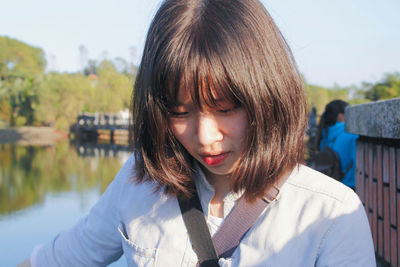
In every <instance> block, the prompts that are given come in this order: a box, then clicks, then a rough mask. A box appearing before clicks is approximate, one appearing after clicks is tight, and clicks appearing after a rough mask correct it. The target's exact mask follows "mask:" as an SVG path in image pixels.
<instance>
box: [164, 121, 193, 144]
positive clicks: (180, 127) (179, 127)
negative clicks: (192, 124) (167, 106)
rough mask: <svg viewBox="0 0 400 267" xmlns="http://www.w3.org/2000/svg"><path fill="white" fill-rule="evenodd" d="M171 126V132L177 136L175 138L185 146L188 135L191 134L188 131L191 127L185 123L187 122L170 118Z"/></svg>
mask: <svg viewBox="0 0 400 267" xmlns="http://www.w3.org/2000/svg"><path fill="white" fill-rule="evenodd" d="M169 128H170V129H171V132H172V134H173V135H174V136H175V138H176V139H177V140H178V141H179V142H180V143H181V144H182V145H183V146H185V143H186V139H187V136H188V135H189V133H188V129H189V127H188V124H187V123H185V122H180V121H175V120H170V122H169Z"/></svg>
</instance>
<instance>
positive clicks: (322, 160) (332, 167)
mask: <svg viewBox="0 0 400 267" xmlns="http://www.w3.org/2000/svg"><path fill="white" fill-rule="evenodd" d="M336 138H337V137H336ZM336 138H335V139H334V140H333V144H335V141H336ZM332 146H333V145H332ZM352 166H353V162H351V163H350V164H349V166H347V168H346V170H345V172H342V166H341V164H340V158H339V155H338V154H337V153H336V151H335V150H333V149H332V148H330V147H328V146H325V147H324V148H323V149H322V151H320V152H318V153H317V154H316V155H315V161H314V166H313V168H314V169H315V170H317V171H319V172H322V173H323V174H326V175H328V176H330V177H332V178H334V179H335V180H338V181H339V182H341V181H342V180H343V178H344V176H345V174H346V173H347V172H348V171H349V170H350V169H351V167H352Z"/></svg>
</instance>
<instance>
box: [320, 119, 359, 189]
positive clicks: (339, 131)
mask: <svg viewBox="0 0 400 267" xmlns="http://www.w3.org/2000/svg"><path fill="white" fill-rule="evenodd" d="M335 138H336V139H335ZM357 138H358V135H355V134H351V133H348V132H346V130H345V124H344V122H336V123H335V124H334V125H332V126H329V127H328V131H322V140H321V143H320V146H319V147H320V150H323V149H324V147H325V146H328V147H330V148H332V149H333V150H335V151H336V153H337V154H338V156H339V158H340V164H341V167H342V172H343V173H345V171H346V169H347V168H348V166H349V165H350V164H351V163H352V162H353V166H352V167H351V169H350V170H349V171H348V172H347V173H346V174H345V176H344V179H343V181H342V183H344V184H345V185H347V186H350V187H353V188H354V187H355V168H356V140H357Z"/></svg>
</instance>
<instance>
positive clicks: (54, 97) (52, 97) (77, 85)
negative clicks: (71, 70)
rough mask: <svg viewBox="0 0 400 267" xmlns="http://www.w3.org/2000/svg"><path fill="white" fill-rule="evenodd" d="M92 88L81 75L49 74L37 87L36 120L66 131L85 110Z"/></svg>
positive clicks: (88, 80) (87, 79)
mask: <svg viewBox="0 0 400 267" xmlns="http://www.w3.org/2000/svg"><path fill="white" fill-rule="evenodd" d="M92 90H93V86H92V83H91V81H90V79H89V78H88V77H86V76H84V75H82V74H67V73H63V74H60V73H56V72H53V73H49V74H47V75H46V77H45V79H44V80H43V81H42V83H41V84H40V86H39V90H38V101H39V105H38V106H37V108H36V118H37V120H39V121H41V122H43V123H44V124H46V125H52V126H54V127H56V128H58V129H61V130H68V129H69V126H70V125H71V124H73V123H74V121H75V120H76V117H77V115H78V113H79V112H80V111H82V110H84V109H85V107H86V108H87V106H88V104H87V101H90V99H89V98H90V96H91V94H92Z"/></svg>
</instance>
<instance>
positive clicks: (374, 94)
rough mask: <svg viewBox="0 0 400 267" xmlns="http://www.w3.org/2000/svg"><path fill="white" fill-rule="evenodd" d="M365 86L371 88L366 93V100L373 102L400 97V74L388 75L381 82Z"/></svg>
mask: <svg viewBox="0 0 400 267" xmlns="http://www.w3.org/2000/svg"><path fill="white" fill-rule="evenodd" d="M365 86H366V87H368V86H369V87H370V88H369V89H368V90H367V91H366V92H365V98H367V99H369V100H372V101H376V100H383V99H391V98H395V97H400V73H399V72H397V73H390V74H386V75H385V76H384V78H383V79H382V81H381V82H378V83H376V84H366V85H365Z"/></svg>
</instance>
